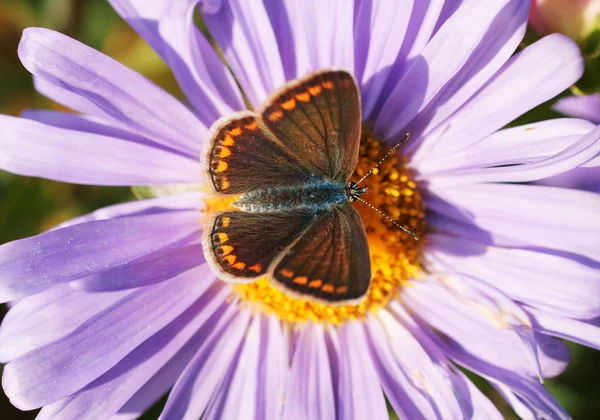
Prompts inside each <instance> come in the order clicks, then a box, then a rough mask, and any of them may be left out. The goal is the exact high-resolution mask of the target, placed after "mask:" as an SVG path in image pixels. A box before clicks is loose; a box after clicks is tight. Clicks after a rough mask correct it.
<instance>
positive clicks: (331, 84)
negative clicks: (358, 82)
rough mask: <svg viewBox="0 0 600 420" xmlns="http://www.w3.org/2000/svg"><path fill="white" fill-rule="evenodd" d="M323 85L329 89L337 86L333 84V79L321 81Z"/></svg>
mask: <svg viewBox="0 0 600 420" xmlns="http://www.w3.org/2000/svg"><path fill="white" fill-rule="evenodd" d="M321 84H322V85H323V87H324V88H325V89H327V90H331V89H333V88H334V87H335V86H334V85H333V82H332V81H331V80H326V81H324V82H323V83H321Z"/></svg>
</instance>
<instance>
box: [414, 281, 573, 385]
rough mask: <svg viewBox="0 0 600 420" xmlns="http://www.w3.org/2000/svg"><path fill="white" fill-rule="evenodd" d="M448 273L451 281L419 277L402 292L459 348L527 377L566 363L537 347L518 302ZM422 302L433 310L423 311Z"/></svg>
mask: <svg viewBox="0 0 600 420" xmlns="http://www.w3.org/2000/svg"><path fill="white" fill-rule="evenodd" d="M449 279H451V281H452V283H447V284H444V285H442V284H441V283H437V282H433V281H427V282H417V283H415V287H411V288H407V290H405V291H404V293H403V297H404V300H405V302H406V304H407V305H408V306H409V307H410V308H411V310H412V311H414V312H415V313H416V314H418V316H419V317H420V318H421V319H423V320H424V321H426V322H427V323H428V324H429V325H431V326H432V327H433V328H434V329H436V330H438V331H440V332H441V333H443V334H444V335H445V336H447V337H448V339H450V340H451V341H452V342H453V343H454V344H453V346H454V347H456V349H457V351H460V352H461V353H464V354H466V355H468V356H469V357H472V358H475V359H478V360H481V361H483V362H485V363H486V364H487V365H489V366H494V367H495V368H496V369H499V370H505V371H509V372H513V373H514V374H515V375H518V376H519V377H522V378H527V379H531V380H533V378H539V379H540V380H542V379H543V377H549V376H551V375H554V374H555V373H556V372H557V371H560V370H562V369H564V367H565V366H566V365H565V360H564V358H557V357H554V356H553V354H554V353H553V352H551V351H550V350H551V349H548V351H547V352H544V351H543V349H541V350H539V351H538V349H537V348H536V347H537V344H538V343H537V337H533V330H532V326H531V322H530V320H529V318H528V316H527V314H526V313H525V312H524V311H523V310H521V309H520V308H519V307H518V306H517V305H515V304H514V303H513V304H511V303H510V300H509V299H507V298H506V297H504V296H503V295H502V294H501V293H499V292H495V293H494V291H493V290H492V289H491V288H489V287H487V288H481V289H480V290H475V289H473V282H471V283H470V284H468V285H465V284H464V283H465V279H464V278H461V279H460V280H459V277H458V276H452V278H449ZM408 289H410V290H408ZM484 292H485V294H484ZM426 302H427V303H426ZM425 303H426V305H429V307H432V305H433V306H435V308H436V310H435V311H430V310H429V311H427V310H426V306H425V307H424V306H423V305H424V304H425ZM547 353H548V354H547Z"/></svg>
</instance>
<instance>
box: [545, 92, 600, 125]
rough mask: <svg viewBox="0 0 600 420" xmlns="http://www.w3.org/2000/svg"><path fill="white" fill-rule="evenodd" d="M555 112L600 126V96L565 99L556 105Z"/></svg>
mask: <svg viewBox="0 0 600 420" xmlns="http://www.w3.org/2000/svg"><path fill="white" fill-rule="evenodd" d="M554 110H555V111H558V112H561V113H563V114H565V115H569V116H571V117H576V118H583V119H585V120H589V121H592V122H593V123H594V124H600V94H595V95H589V96H572V97H569V98H563V99H561V100H560V101H558V102H557V103H556V105H554Z"/></svg>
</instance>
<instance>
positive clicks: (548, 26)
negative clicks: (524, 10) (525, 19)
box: [529, 0, 600, 41]
mask: <svg viewBox="0 0 600 420" xmlns="http://www.w3.org/2000/svg"><path fill="white" fill-rule="evenodd" d="M529 21H530V23H531V25H532V26H533V27H534V29H535V30H536V31H537V32H539V33H541V34H550V33H553V32H560V33H562V34H565V35H567V36H569V37H571V38H573V39H574V40H577V41H580V40H583V39H585V38H587V37H588V36H589V35H590V34H591V33H592V32H594V31H595V30H597V29H598V23H599V22H600V1H598V0H532V2H531V12H530V17H529Z"/></svg>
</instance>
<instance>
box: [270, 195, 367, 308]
mask: <svg viewBox="0 0 600 420" xmlns="http://www.w3.org/2000/svg"><path fill="white" fill-rule="evenodd" d="M370 280H371V261H370V257H369V245H368V242H367V234H366V232H365V228H364V225H363V222H362V219H361V217H360V215H359V214H358V212H357V211H356V209H354V207H352V206H350V205H349V204H345V205H342V206H338V207H334V208H333V209H331V210H328V211H324V212H322V213H320V214H319V216H318V219H317V220H316V221H315V222H314V223H313V224H312V225H311V226H310V227H309V228H308V230H307V231H306V233H304V234H303V235H302V236H301V237H300V239H298V240H297V241H296V242H295V243H294V244H293V245H292V247H291V248H290V249H289V250H288V251H287V253H286V254H285V255H284V256H283V258H282V259H281V260H280V261H279V263H278V264H277V266H276V267H275V270H274V271H273V275H272V281H273V282H274V285H275V286H277V287H279V288H281V289H283V290H284V291H286V292H288V293H291V294H296V295H300V296H301V297H302V296H310V297H311V298H313V299H316V300H319V301H323V302H327V303H330V304H331V303H334V304H342V303H351V302H357V301H358V300H360V298H361V297H363V296H364V295H365V294H366V293H367V290H368V288H369V282H370Z"/></svg>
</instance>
